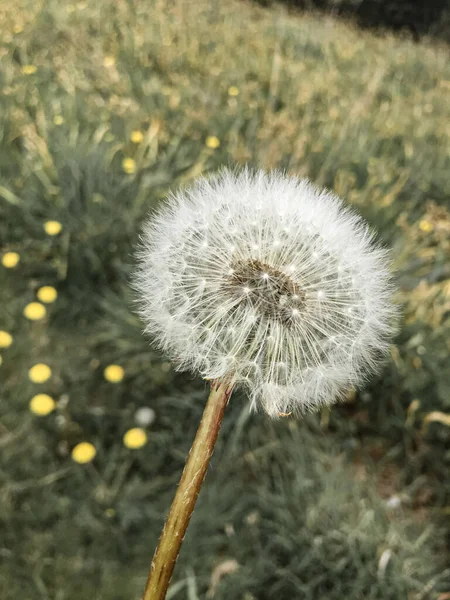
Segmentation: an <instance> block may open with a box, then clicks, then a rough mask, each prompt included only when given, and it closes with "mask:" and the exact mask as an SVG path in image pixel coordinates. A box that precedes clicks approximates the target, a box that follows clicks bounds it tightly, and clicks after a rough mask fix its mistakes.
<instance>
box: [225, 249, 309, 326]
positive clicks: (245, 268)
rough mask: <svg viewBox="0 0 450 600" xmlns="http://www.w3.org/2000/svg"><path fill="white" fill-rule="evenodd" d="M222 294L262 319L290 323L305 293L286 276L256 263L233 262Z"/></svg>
mask: <svg viewBox="0 0 450 600" xmlns="http://www.w3.org/2000/svg"><path fill="white" fill-rule="evenodd" d="M224 287H225V289H226V291H227V292H228V293H229V294H231V295H232V296H233V297H234V298H236V299H239V301H240V303H241V304H243V305H246V306H251V307H253V308H255V310H256V311H257V312H258V313H259V314H260V315H261V316H264V317H270V318H274V319H278V320H280V321H283V322H284V323H289V322H292V320H293V319H295V318H296V317H297V316H298V315H300V314H301V312H302V310H303V308H304V306H305V292H304V291H303V290H302V289H301V287H300V286H299V284H298V283H296V282H295V281H294V280H293V279H292V278H291V277H289V276H288V275H286V273H283V272H281V271H280V270H278V269H275V268H274V267H271V266H270V265H268V264H265V263H263V262H261V261H259V260H255V259H249V260H245V261H243V260H240V261H236V262H235V263H234V264H233V265H232V268H231V269H230V271H229V275H228V278H227V280H226V283H225V286H224Z"/></svg>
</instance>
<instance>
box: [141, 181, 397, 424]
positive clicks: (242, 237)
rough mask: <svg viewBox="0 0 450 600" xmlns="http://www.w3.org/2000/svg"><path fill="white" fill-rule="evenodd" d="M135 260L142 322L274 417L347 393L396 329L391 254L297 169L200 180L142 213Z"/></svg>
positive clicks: (181, 356) (181, 359) (173, 353)
mask: <svg viewBox="0 0 450 600" xmlns="http://www.w3.org/2000/svg"><path fill="white" fill-rule="evenodd" d="M206 235H207V238H206ZM138 257H139V266H138V269H137V272H136V274H135V278H134V284H135V288H136V290H137V291H138V294H139V300H140V313H141V315H142V317H143V319H144V321H145V322H146V325H147V328H146V331H148V332H149V333H150V334H151V335H152V336H153V337H154V339H155V340H156V341H157V343H158V344H159V346H160V347H161V348H162V349H163V351H164V352H166V353H167V355H168V356H170V358H171V359H172V360H173V361H174V363H175V364H177V365H178V367H179V368H180V369H191V370H194V371H197V372H199V373H200V374H201V375H202V376H203V377H205V378H208V379H220V378H225V377H226V378H229V379H230V380H232V381H233V382H235V383H236V384H237V385H242V386H243V387H245V388H246V389H247V392H248V394H249V396H250V398H251V401H252V405H253V406H254V407H255V408H257V407H262V408H263V409H264V410H265V411H266V412H267V413H269V414H270V415H272V416H277V415H278V414H279V413H290V412H294V413H301V412H304V411H305V410H307V409H312V408H317V407H319V406H321V405H324V404H330V403H332V402H334V401H336V400H338V399H339V398H342V397H343V395H345V393H346V392H347V391H348V389H349V388H351V387H355V386H358V385H359V384H361V383H362V382H363V381H364V379H365V378H366V377H367V375H368V374H370V373H371V372H373V371H374V370H375V369H376V367H377V366H378V365H379V364H380V360H381V359H382V358H383V356H384V355H385V354H386V351H387V349H388V347H389V340H390V338H391V336H392V334H393V333H394V331H395V320H396V319H395V317H396V312H397V311H396V308H395V307H394V306H393V304H392V301H391V297H392V291H393V289H392V284H391V276H390V273H389V264H388V257H387V252H386V251H385V250H384V249H382V248H380V247H379V246H378V245H376V243H375V242H374V236H373V234H372V233H370V231H369V229H368V226H367V225H366V224H365V222H364V221H363V220H362V219H361V217H359V216H358V215H357V214H356V213H355V212H354V211H353V210H351V209H349V208H347V207H345V206H344V204H343V202H342V200H340V199H339V198H338V197H337V196H335V195H334V194H332V193H330V192H328V191H324V190H319V189H317V188H316V187H315V186H313V185H312V184H311V183H310V182H309V181H307V180H305V179H298V178H295V177H288V176H287V175H284V174H283V173H280V172H272V173H270V174H267V173H265V172H263V171H257V172H252V171H250V170H248V169H244V170H242V171H231V170H223V171H221V172H220V173H219V174H218V175H216V176H215V177H212V178H210V179H206V178H200V179H198V180H197V181H196V182H195V183H194V184H193V185H192V186H191V187H190V188H188V189H187V190H185V191H182V192H178V193H176V194H174V195H172V196H171V197H170V198H169V201H168V203H167V204H166V205H165V206H164V207H163V208H162V209H161V210H160V211H159V212H158V213H157V214H156V215H155V216H153V217H152V218H151V220H150V221H149V222H148V223H147V224H146V226H145V228H144V233H143V236H142V243H141V247H140V250H139V253H138Z"/></svg>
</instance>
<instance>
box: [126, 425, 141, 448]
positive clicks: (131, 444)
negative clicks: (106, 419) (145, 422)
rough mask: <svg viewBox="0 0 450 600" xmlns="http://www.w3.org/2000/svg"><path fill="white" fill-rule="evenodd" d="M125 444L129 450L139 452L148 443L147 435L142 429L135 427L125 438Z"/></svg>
mask: <svg viewBox="0 0 450 600" xmlns="http://www.w3.org/2000/svg"><path fill="white" fill-rule="evenodd" d="M123 443H124V446H126V447H127V448H130V449H132V450H137V449H138V448H142V446H145V444H146V443H147V434H146V433H145V431H144V430H143V429H141V428H140V427H134V428H133V429H129V430H128V431H127V432H126V434H125V435H124V436H123Z"/></svg>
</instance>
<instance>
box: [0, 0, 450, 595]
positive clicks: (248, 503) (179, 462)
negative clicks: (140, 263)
mask: <svg viewBox="0 0 450 600" xmlns="http://www.w3.org/2000/svg"><path fill="white" fill-rule="evenodd" d="M0 27H1V30H2V31H3V36H2V38H3V42H2V45H1V47H0V87H1V89H2V92H3V93H2V95H1V97H0V255H1V256H3V255H4V254H5V253H6V252H18V253H19V254H20V262H19V263H18V265H17V266H16V267H15V268H13V269H7V268H5V267H4V266H1V265H0V303H1V312H0V330H3V331H7V332H9V333H10V334H11V335H12V336H13V343H12V345H11V346H10V347H9V348H6V349H2V350H1V351H0V353H1V356H2V364H1V366H0V378H1V389H0V411H1V412H0V414H1V418H0V447H1V453H0V486H1V493H0V532H1V535H0V538H1V540H2V542H1V545H0V596H1V598H2V600H3V599H4V600H13V599H14V600H15V599H16V598H42V599H52V600H53V599H55V600H75V599H77V600H79V599H84V598H86V599H88V598H93V597H101V598H103V599H105V600H110V599H111V600H112V599H122V598H136V599H137V598H139V597H140V594H141V593H142V590H143V586H144V583H145V578H146V574H147V568H148V564H149V561H150V559H151V555H152V553H153V550H154V546H155V544H156V541H157V538H158V535H159V532H160V528H161V526H162V523H163V520H164V516H165V514H166V511H167V509H168V507H169V504H170V501H171V498H172V496H173V494H174V490H175V486H176V483H177V480H178V478H179V476H180V474H181V470H182V467H183V464H184V460H185V457H186V453H187V451H188V449H189V446H190V443H191V441H192V439H193V436H194V433H195V430H196V427H197V424H198V422H199V419H200V416H201V412H202V407H203V405H204V402H205V399H206V396H207V387H206V385H205V384H204V383H203V382H201V381H199V380H198V379H196V378H195V377H192V376H191V375H189V374H179V373H176V372H175V371H174V370H173V368H172V366H171V365H170V364H169V363H168V362H167V360H166V359H165V357H163V356H161V355H159V354H158V353H157V352H155V351H154V350H153V349H152V348H151V347H150V345H149V342H148V340H146V339H145V338H144V336H143V335H142V333H141V323H140V322H139V320H138V318H137V317H136V316H135V315H134V313H133V297H132V295H131V292H130V290H129V285H128V281H129V276H130V273H131V270H132V268H133V262H134V261H133V247H134V245H135V244H136V242H137V239H138V235H139V229H140V225H141V223H142V220H143V219H144V218H145V216H146V215H147V214H148V212H149V211H150V210H151V209H153V207H155V206H156V205H157V203H158V202H159V201H160V199H161V198H163V197H164V196H165V194H166V193H167V192H168V190H169V189H173V188H176V187H177V186H183V185H185V184H186V183H188V182H189V181H190V180H192V179H193V178H194V177H196V176H197V175H198V174H200V173H207V172H212V171H214V170H216V169H217V168H219V167H220V166H221V165H224V164H228V165H230V164H234V163H240V164H243V163H250V164H251V165H254V166H260V167H265V168H271V167H280V168H283V169H286V170H287V171H289V172H291V173H295V174H300V175H304V176H308V177H310V178H311V179H313V180H314V181H316V182H317V183H319V184H322V185H326V186H328V187H330V188H332V189H334V190H335V191H336V192H337V193H339V194H341V195H342V196H343V197H345V198H347V199H348V201H349V202H351V203H352V204H353V205H354V206H356V207H357V208H358V210H359V211H360V212H361V213H362V214H363V215H364V216H365V217H366V218H367V219H369V221H370V222H371V223H372V224H373V225H374V227H377V228H378V230H379V233H380V238H381V239H382V240H383V241H384V242H385V243H386V244H387V245H390V246H392V247H393V251H394V258H395V266H396V269H397V274H396V277H397V281H398V285H399V294H398V301H399V302H401V303H402V305H403V312H404V320H403V325H402V330H401V332H400V334H399V336H398V338H397V340H396V346H395V347H394V348H393V350H392V357H391V360H390V361H389V362H388V364H387V365H386V368H385V370H384V372H383V374H382V375H381V376H380V377H379V378H377V379H375V380H373V381H372V382H371V383H370V384H369V386H368V387H367V388H366V389H365V390H363V391H361V392H357V393H355V394H352V395H350V396H349V398H348V402H347V403H345V404H343V405H341V406H338V407H335V408H333V409H332V410H331V411H324V412H323V413H322V414H319V415H314V416H311V417H308V418H307V419H305V420H304V421H299V422H295V421H293V420H291V419H282V420H280V421H279V422H276V423H272V422H269V421H268V420H267V419H266V418H265V417H264V416H263V415H248V412H247V404H246V399H245V398H244V397H243V396H242V395H240V394H239V393H237V394H236V395H235V396H234V397H233V400H232V402H231V405H230V407H229V409H228V411H227V415H226V418H225V423H224V426H223V429H222V431H221V434H220V438H219V442H218V448H217V451H216V453H215V455H214V457H213V460H212V464H211V468H210V470H209V473H208V475H207V478H206V482H205V486H204V489H203V491H202V494H201V496H200V499H199V505H198V507H197V509H196V511H195V513H194V517H193V519H192V522H191V525H190V528H189V531H188V534H187V536H186V540H185V544H184V546H183V549H182V552H181V555H180V561H179V564H178V565H177V568H176V571H175V576H174V579H173V582H172V583H173V585H172V588H171V592H170V594H171V596H170V597H171V598H175V599H182V598H186V599H188V600H194V599H196V598H206V597H213V596H212V594H213V589H212V588H214V594H213V595H214V598H216V599H219V600H220V599H222V598H223V599H225V598H227V599H228V598H232V599H234V598H236V599H239V600H252V599H253V600H266V599H267V600H269V599H270V600H272V599H275V598H277V599H278V598H279V599H281V600H284V599H286V600H290V599H292V598H305V599H308V598H310V599H311V600H312V599H314V600H322V599H325V598H326V599H327V600H329V599H336V600H342V599H343V598H348V599H349V600H360V599H362V598H367V599H370V600H372V599H380V600H381V599H383V600H385V599H393V600H394V599H395V600H397V599H398V600H404V599H405V598H408V600H410V599H414V600H416V599H417V600H418V599H420V600H425V599H437V598H439V596H440V595H441V600H442V598H443V594H444V593H445V592H448V591H449V590H448V584H446V582H447V581H448V579H449V572H448V571H445V569H444V566H445V562H446V560H445V547H444V541H445V540H444V533H445V529H444V526H443V519H444V517H445V516H446V515H448V510H449V508H448V493H449V491H450V483H449V481H448V475H447V472H448V464H449V460H450V456H449V453H448V450H446V448H448V443H449V440H450V429H449V422H448V418H449V417H448V415H449V413H450V372H449V370H448V355H449V351H450V342H449V340H450V323H449V321H450V319H449V314H450V260H449V256H450V241H449V240H450V235H449V234H450V207H449V201H448V198H449V197H450V175H449V174H450V150H449V148H450V125H449V122H450V121H449V117H450V109H449V103H448V93H449V89H450V63H449V61H448V49H447V48H446V47H444V46H439V45H437V43H434V44H432V43H431V42H426V41H424V42H421V43H420V44H413V43H411V42H409V41H407V40H400V39H396V38H395V37H392V36H386V37H384V38H380V37H375V36H371V35H369V34H362V33H361V32H360V31H358V30H356V29H352V28H350V27H348V26H345V25H342V24H339V23H336V22H334V21H333V20H331V19H325V18H323V17H321V18H316V17H314V16H309V17H308V16H292V15H287V14H286V13H284V12H283V11H282V10H281V9H276V8H271V9H263V8H261V7H257V6H254V5H252V4H250V3H249V4H247V3H244V2H234V1H230V2H227V3H223V2H218V1H207V0H200V1H199V2H195V3H190V2H187V1H186V2H182V1H181V0H176V1H175V2H173V3H166V2H163V1H157V0H153V1H146V2H144V1H142V0H134V1H131V0H130V1H123V0H122V1H120V0H119V1H118V2H107V1H106V0H99V1H98V2H95V3H94V2H78V3H73V4H70V3H68V2H57V1H56V0H54V1H51V0H44V1H42V2H39V3H36V2H28V1H27V0H19V1H18V2H16V3H3V5H2V6H0ZM231 86H235V87H236V88H237V89H238V91H239V93H238V95H235V96H233V95H230V94H229V88H230V87H231ZM134 130H139V131H141V132H142V133H143V140H142V141H141V142H139V143H133V142H132V141H131V140H130V135H131V132H132V131H134ZM208 136H216V137H217V138H218V140H219V141H220V145H219V146H218V147H217V148H210V147H208V144H207V139H208ZM127 158H128V159H133V161H134V163H132V164H133V165H134V169H132V170H133V171H134V172H133V173H126V172H124V162H123V161H124V160H125V159H127ZM125 164H127V163H125ZM129 170H130V169H129ZM48 220H57V221H59V222H60V223H61V224H62V231H61V233H60V234H58V235H57V236H54V237H52V236H49V235H47V234H46V232H45V230H44V223H45V222H46V221H48ZM43 285H53V286H54V287H55V288H56V289H57V290H58V298H57V300H56V301H55V302H54V303H53V304H51V305H48V306H47V315H46V317H45V319H43V320H40V321H34V322H33V321H29V320H27V319H26V318H25V317H24V316H23V310H24V308H25V306H26V305H27V304H28V303H30V302H32V301H34V300H35V299H36V290H37V289H38V288H39V287H41V286H43ZM40 362H43V363H47V364H48V365H49V366H50V367H51V368H52V377H51V378H50V379H49V381H48V382H46V383H42V384H36V383H33V382H31V381H30V380H29V378H28V370H29V368H30V367H31V366H32V365H33V364H35V363H40ZM108 364H119V365H121V366H122V367H123V368H124V370H125V378H124V380H123V381H122V382H120V383H117V384H113V383H110V382H108V381H106V380H105V378H104V376H103V370H104V368H105V367H106V366H107V365H108ZM40 392H45V393H48V394H50V395H52V396H53V398H54V399H55V400H56V401H57V406H56V410H55V411H54V412H52V413H51V414H50V415H48V416H46V417H37V416H35V415H33V414H31V412H30V411H29V407H28V405H29V401H30V399H31V397H32V396H34V395H35V394H36V393H40ZM141 406H150V407H151V408H153V409H154V410H155V413H156V420H155V422H154V424H153V425H152V426H151V427H150V428H149V430H148V443H147V444H146V445H145V446H144V447H143V448H141V449H139V450H129V449H127V448H125V447H124V445H123V442H122V437H123V435H124V433H125V432H126V431H127V430H128V429H130V428H131V427H133V426H135V421H134V413H135V411H136V409H137V408H138V407H141ZM81 441H89V442H91V443H92V444H94V445H95V447H96V449H97V455H96V457H95V460H94V461H93V462H92V463H90V464H87V465H84V466H83V465H79V464H76V463H75V462H74V461H73V460H72V459H71V450H72V448H73V447H74V446H75V445H76V444H77V443H78V442H81ZM396 503H397V504H399V506H397V508H394V506H395V505H396ZM227 561H228V562H227ZM221 565H225V566H224V567H223V568H224V569H225V570H227V568H228V573H227V574H225V575H223V577H221V578H220V581H219V582H218V583H217V585H216V586H212V583H211V582H212V581H213V580H214V577H215V576H217V577H218V574H220V568H221ZM208 589H209V596H208V595H207V594H208Z"/></svg>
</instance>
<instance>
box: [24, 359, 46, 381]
mask: <svg viewBox="0 0 450 600" xmlns="http://www.w3.org/2000/svg"><path fill="white" fill-rule="evenodd" d="M51 376H52V370H51V369H50V367H49V366H48V365H46V364H45V363H38V364H37V365H34V366H33V367H31V369H30V370H29V371H28V377H29V379H30V381H32V382H33V383H45V382H46V381H48V380H49V379H50V377H51Z"/></svg>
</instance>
